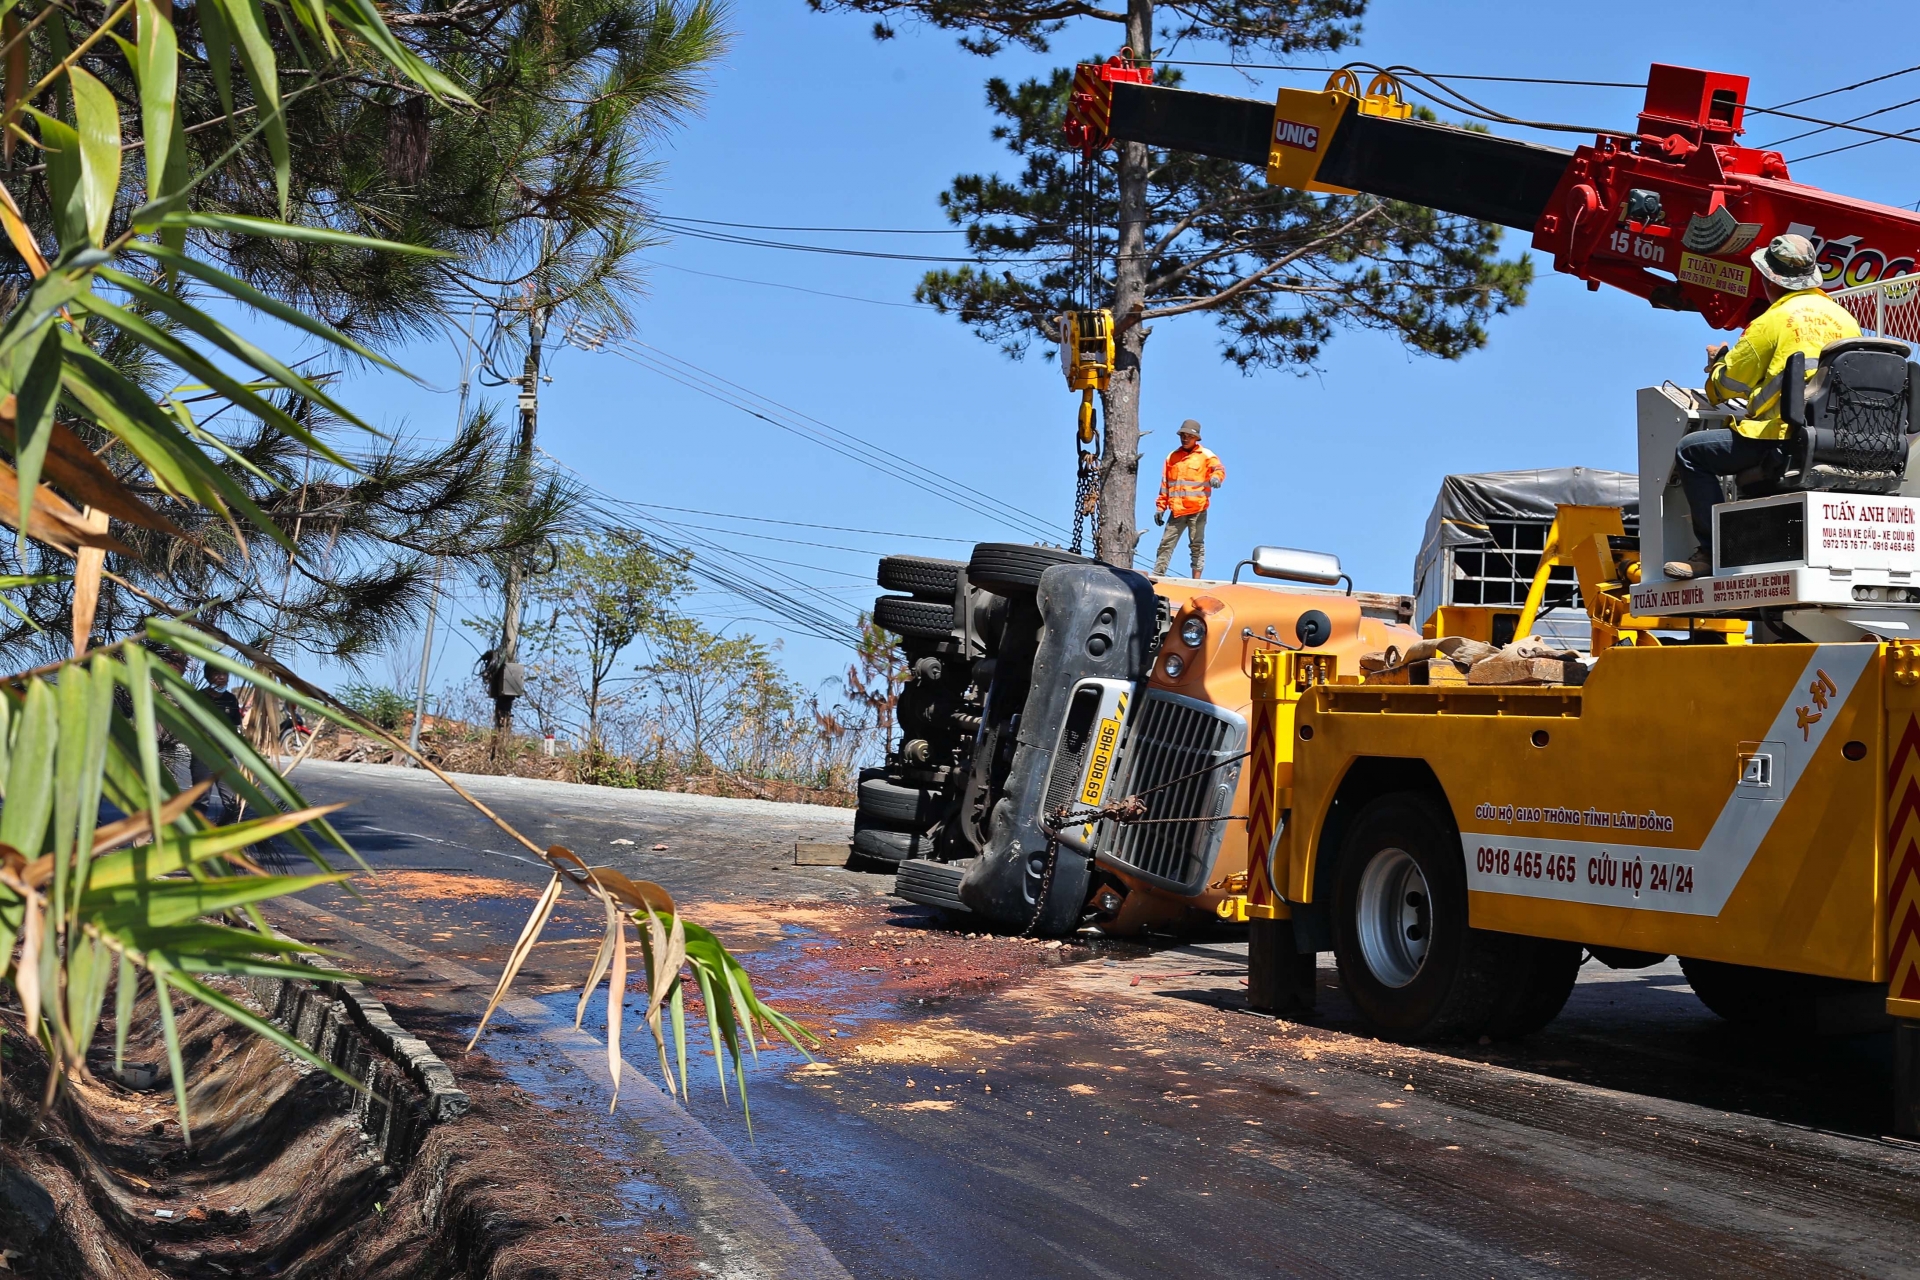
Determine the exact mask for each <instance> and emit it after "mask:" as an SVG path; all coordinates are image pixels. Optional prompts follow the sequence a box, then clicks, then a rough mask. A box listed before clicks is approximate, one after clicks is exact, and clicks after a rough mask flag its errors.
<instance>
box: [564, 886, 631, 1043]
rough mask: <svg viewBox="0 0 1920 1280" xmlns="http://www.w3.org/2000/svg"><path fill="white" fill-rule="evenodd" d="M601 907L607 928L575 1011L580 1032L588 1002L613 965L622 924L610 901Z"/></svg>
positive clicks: (602, 935)
mask: <svg viewBox="0 0 1920 1280" xmlns="http://www.w3.org/2000/svg"><path fill="white" fill-rule="evenodd" d="M600 905H601V906H603V907H605V908H606V912H607V927H606V931H605V932H604V933H602V934H601V935H600V947H599V949H598V950H597V951H595V952H594V954H593V966H592V967H591V968H589V969H588V970H587V980H586V981H585V982H583V983H581V984H580V1003H579V1004H577V1005H575V1006H574V1009H573V1029H574V1030H575V1031H578V1030H579V1029H580V1024H581V1022H583V1021H584V1020H585V1019H586V1016H587V1002H588V1001H589V1000H591V999H592V998H593V989H594V988H595V987H597V986H599V985H600V979H602V978H604V977H606V976H607V966H608V965H610V964H612V963H613V936H614V930H615V928H616V926H618V925H619V923H620V913H619V911H618V910H617V909H616V908H615V907H614V905H613V903H612V902H611V901H609V900H608V899H605V898H602V899H601V900H600Z"/></svg>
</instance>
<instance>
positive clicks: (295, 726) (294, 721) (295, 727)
mask: <svg viewBox="0 0 1920 1280" xmlns="http://www.w3.org/2000/svg"><path fill="white" fill-rule="evenodd" d="M312 736H313V729H312V728H311V727H310V726H309V725H308V724H307V721H306V718H305V717H304V716H302V715H301V714H300V708H298V707H296V706H294V705H293V704H291V703H288V704H287V709H286V712H285V713H284V714H283V715H282V716H281V717H280V750H281V753H282V754H284V755H289V756H297V755H299V754H300V752H301V751H302V750H303V749H304V748H305V747H306V745H307V739H309V738H311V737H312Z"/></svg>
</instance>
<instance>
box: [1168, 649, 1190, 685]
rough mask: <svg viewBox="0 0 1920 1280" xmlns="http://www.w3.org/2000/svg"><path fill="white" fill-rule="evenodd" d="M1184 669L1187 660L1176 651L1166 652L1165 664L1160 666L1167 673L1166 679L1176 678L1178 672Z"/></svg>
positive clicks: (1177, 677) (1178, 676)
mask: <svg viewBox="0 0 1920 1280" xmlns="http://www.w3.org/2000/svg"><path fill="white" fill-rule="evenodd" d="M1186 669H1187V660H1186V659H1185V658H1183V657H1181V656H1180V655H1179V654H1177V653H1170V654H1168V655H1167V661H1166V664H1165V665H1164V666H1163V667H1162V670H1164V671H1165V672H1166V673H1167V679H1169V680H1178V679H1179V678H1180V673H1181V672H1182V671H1185V670H1186Z"/></svg>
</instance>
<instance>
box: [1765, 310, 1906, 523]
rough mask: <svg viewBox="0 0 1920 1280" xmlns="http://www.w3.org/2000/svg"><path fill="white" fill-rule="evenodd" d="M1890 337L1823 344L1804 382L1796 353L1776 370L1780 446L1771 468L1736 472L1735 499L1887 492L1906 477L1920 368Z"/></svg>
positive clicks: (1803, 364) (1802, 362) (1801, 360)
mask: <svg viewBox="0 0 1920 1280" xmlns="http://www.w3.org/2000/svg"><path fill="white" fill-rule="evenodd" d="M1911 354H1912V349H1911V348H1910V347H1909V346H1908V345H1907V344H1906V343H1904V342H1898V341H1895V340H1894V339H1892V338H1843V339H1841V340H1840V341H1838V342H1830V343H1828V344H1827V345H1826V346H1825V347H1824V348H1823V349H1822V350H1821V352H1820V362H1819V364H1818V366H1817V367H1816V368H1815V370H1814V375H1813V377H1812V378H1811V379H1808V378H1807V376H1806V359H1807V358H1806V356H1805V355H1803V354H1800V353H1798V352H1796V353H1795V354H1794V355H1793V356H1791V357H1789V358H1788V360H1787V367H1786V368H1785V369H1784V370H1782V371H1781V389H1780V416H1781V418H1782V419H1783V420H1785V421H1786V423H1787V424H1788V428H1789V432H1788V436H1787V440H1786V446H1787V447H1786V448H1785V449H1784V450H1782V451H1781V456H1779V457H1778V458H1776V459H1775V461H1774V462H1773V463H1772V465H1770V466H1767V467H1756V468H1753V469H1751V470H1749V471H1745V472H1742V473H1741V474H1740V475H1739V476H1737V477H1736V478H1735V484H1736V486H1737V487H1738V489H1739V492H1740V496H1741V497H1742V498H1763V497H1767V496H1770V495H1772V494H1780V493H1799V492H1803V491H1807V490H1818V491H1832V492H1838V493H1893V492H1894V491H1896V490H1897V489H1899V488H1900V484H1901V481H1902V480H1903V479H1904V478H1905V477H1906V471H1907V446H1908V444H1909V442H1910V437H1912V436H1913V435H1914V434H1915V433H1917V432H1920V365H1916V364H1914V363H1912V362H1910V361H1909V360H1908V356H1909V355H1911Z"/></svg>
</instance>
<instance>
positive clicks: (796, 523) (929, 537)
mask: <svg viewBox="0 0 1920 1280" xmlns="http://www.w3.org/2000/svg"><path fill="white" fill-rule="evenodd" d="M627 505H629V506H634V507H648V508H651V509H652V510H655V511H680V512H684V513H685V514H687V515H690V516H715V517H718V518H719V519H722V520H752V521H754V522H756V523H758V524H784V525H789V526H791V527H793V528H795V529H827V530H830V531H832V532H834V533H867V534H872V535H873V536H874V537H876V538H916V539H918V540H920V541H922V542H964V543H967V544H968V545H972V544H973V543H975V542H978V541H979V539H978V538H953V537H948V536H946V535H944V534H937V533H899V532H896V531H894V530H891V529H854V528H850V527H848V526H846V525H841V524H812V523H809V522H808V521H805V520H775V519H773V518H772V517H771V516H743V515H740V514H739V513H738V512H733V511H703V510H701V509H700V508H698V507H669V506H667V505H666V504H665V503H661V502H634V501H631V500H628V503H627Z"/></svg>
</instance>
